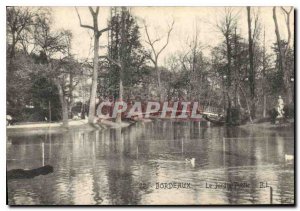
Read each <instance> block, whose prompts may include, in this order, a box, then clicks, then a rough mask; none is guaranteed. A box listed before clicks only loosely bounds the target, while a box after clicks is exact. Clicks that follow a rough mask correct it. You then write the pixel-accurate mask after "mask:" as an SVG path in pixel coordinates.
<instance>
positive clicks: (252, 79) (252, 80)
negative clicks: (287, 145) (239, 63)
mask: <svg viewBox="0 0 300 211" xmlns="http://www.w3.org/2000/svg"><path fill="white" fill-rule="evenodd" d="M247 22H248V41H249V65H250V71H249V82H250V98H251V117H252V118H255V71H254V64H253V63H254V55H253V37H252V29H251V7H247Z"/></svg>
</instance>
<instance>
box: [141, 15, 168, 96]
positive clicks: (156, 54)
mask: <svg viewBox="0 0 300 211" xmlns="http://www.w3.org/2000/svg"><path fill="white" fill-rule="evenodd" d="M144 26H145V32H146V35H147V40H146V43H147V44H148V45H149V46H150V47H151V53H150V55H149V59H150V60H151V62H152V63H153V65H154V70H155V71H156V73H157V81H158V89H159V95H160V96H159V98H160V101H163V100H164V94H163V89H162V84H161V76H160V75H161V72H160V70H159V68H158V58H159V56H160V54H161V53H162V52H163V51H164V50H165V49H166V47H167V46H168V44H169V40H170V35H171V32H172V30H173V27H174V20H173V21H172V24H171V25H170V26H169V29H168V32H167V39H166V42H165V44H164V45H163V46H162V47H161V48H160V49H157V48H155V44H156V43H157V42H160V41H162V37H158V38H155V39H151V38H150V34H149V31H148V26H147V24H146V23H145V22H144Z"/></svg>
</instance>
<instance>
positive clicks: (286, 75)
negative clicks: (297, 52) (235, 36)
mask: <svg viewBox="0 0 300 211" xmlns="http://www.w3.org/2000/svg"><path fill="white" fill-rule="evenodd" d="M281 9H282V10H283V11H284V13H285V14H286V15H287V28H288V44H287V46H286V48H285V47H284V46H283V45H282V42H281V36H280V31H279V26H278V22H277V14H276V7H273V20H274V24H275V34H276V38H277V45H278V51H279V68H280V70H281V71H282V73H283V83H284V88H285V93H286V97H287V103H288V104H290V103H292V101H293V96H292V95H293V94H292V89H291V85H290V81H289V78H290V77H289V76H290V74H289V70H288V68H287V67H286V55H287V52H288V49H289V48H290V43H291V31H290V14H291V12H292V9H293V8H291V9H290V10H289V11H287V10H285V9H284V8H283V7H282V8H281Z"/></svg>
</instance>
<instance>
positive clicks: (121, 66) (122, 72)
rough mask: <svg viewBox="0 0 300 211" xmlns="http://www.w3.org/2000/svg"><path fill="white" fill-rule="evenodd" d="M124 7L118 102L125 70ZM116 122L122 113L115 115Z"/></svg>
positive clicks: (123, 10) (120, 119) (118, 121)
mask: <svg viewBox="0 0 300 211" xmlns="http://www.w3.org/2000/svg"><path fill="white" fill-rule="evenodd" d="M125 42H126V40H125V8H124V7H122V14H121V46H120V52H119V54H120V55H119V61H120V78H119V100H120V102H122V101H123V92H124V87H123V74H124V70H125ZM116 122H117V123H121V122H122V114H118V115H117V120H116Z"/></svg>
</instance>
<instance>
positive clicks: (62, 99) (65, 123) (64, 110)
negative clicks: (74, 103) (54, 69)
mask: <svg viewBox="0 0 300 211" xmlns="http://www.w3.org/2000/svg"><path fill="white" fill-rule="evenodd" d="M55 84H56V87H57V89H58V95H59V100H60V104H61V108H62V122H63V127H66V128H67V127H69V123H68V119H69V118H68V102H67V100H66V99H65V96H64V91H63V88H62V86H61V84H60V83H59V81H55Z"/></svg>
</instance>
